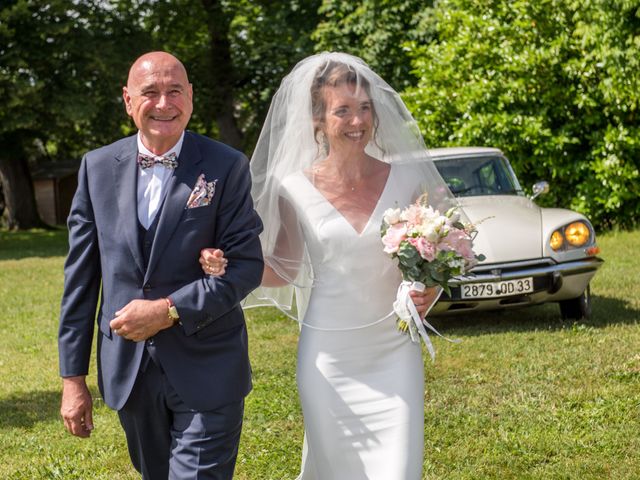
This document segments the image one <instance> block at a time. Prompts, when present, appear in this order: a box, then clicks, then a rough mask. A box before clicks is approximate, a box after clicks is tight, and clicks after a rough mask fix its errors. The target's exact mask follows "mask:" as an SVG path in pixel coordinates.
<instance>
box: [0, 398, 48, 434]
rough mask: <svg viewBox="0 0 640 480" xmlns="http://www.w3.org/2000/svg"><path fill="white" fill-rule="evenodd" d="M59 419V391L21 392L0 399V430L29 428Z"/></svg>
mask: <svg viewBox="0 0 640 480" xmlns="http://www.w3.org/2000/svg"><path fill="white" fill-rule="evenodd" d="M56 417H58V418H59V417H60V391H59V390H55V391H51V390H48V391H42V390H37V391H34V392H22V393H16V394H12V395H10V396H8V397H6V398H2V399H0V428H2V429H3V428H29V427H32V426H33V425H35V424H37V423H40V422H47V421H50V420H52V419H54V418H56Z"/></svg>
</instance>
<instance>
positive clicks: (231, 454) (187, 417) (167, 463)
mask: <svg viewBox="0 0 640 480" xmlns="http://www.w3.org/2000/svg"><path fill="white" fill-rule="evenodd" d="M145 357H146V358H145V359H144V360H143V368H142V369H141V371H140V372H139V374H138V378H137V379H136V383H135V385H134V387H133V391H132V392H131V396H130V397H129V399H128V400H127V403H125V405H124V407H123V408H122V409H121V410H119V411H118V416H119V417H120V423H121V424H122V428H123V429H124V431H125V435H126V437H127V445H128V448H129V456H130V457H131V462H132V463H133V466H134V467H135V468H136V469H137V470H138V471H139V472H140V473H141V474H142V478H143V479H144V480H165V479H171V480H174V479H175V480H191V479H193V480H196V479H197V480H201V479H202V480H205V479H206V480H230V479H232V478H233V470H234V468H235V463H236V457H237V454H238V444H239V442H240V432H241V429H242V415H243V412H244V400H242V401H240V402H236V403H233V404H229V405H225V406H223V407H221V408H218V409H216V410H211V411H205V412H199V411H194V410H191V409H189V408H188V407H187V406H186V405H185V404H184V403H183V402H182V400H180V397H179V396H178V395H177V394H176V392H175V390H174V389H173V387H171V385H170V384H169V382H168V381H167V378H166V376H165V374H164V372H163V371H162V369H161V368H160V366H159V365H157V364H156V362H154V361H153V360H152V359H151V358H149V357H148V353H147V352H145ZM145 364H146V365H145Z"/></svg>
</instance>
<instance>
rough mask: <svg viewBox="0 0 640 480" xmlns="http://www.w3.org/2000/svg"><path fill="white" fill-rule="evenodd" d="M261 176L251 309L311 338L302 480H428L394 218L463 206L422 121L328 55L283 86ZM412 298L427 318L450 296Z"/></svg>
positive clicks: (383, 87) (301, 355) (358, 69)
mask: <svg viewBox="0 0 640 480" xmlns="http://www.w3.org/2000/svg"><path fill="white" fill-rule="evenodd" d="M251 171H252V177H253V181H254V186H253V191H252V195H253V198H254V201H255V203H256V209H257V211H258V213H259V214H260V216H261V217H262V219H263V221H264V224H265V231H264V234H263V235H262V237H261V240H262V245H263V251H264V255H265V264H266V267H265V272H264V275H263V281H262V287H261V288H260V289H258V290H257V291H255V292H254V293H253V294H252V297H251V298H249V299H248V300H247V302H248V304H251V305H267V304H271V305H276V306H278V307H280V308H281V309H283V310H284V311H285V312H287V313H288V314H289V315H291V316H293V317H294V318H295V319H297V320H298V321H299V322H300V324H301V328H300V338H299V343H298V362H297V383H298V389H299V395H300V401H301V405H302V412H303V416H304V427H305V444H304V448H303V460H302V471H301V474H300V476H299V478H300V479H304V480H340V479H344V480H358V479H363V480H364V479H379V480H419V479H421V478H422V463H423V435H424V418H423V417H424V372H423V363H422V355H421V347H420V345H419V344H418V343H413V342H412V341H411V338H410V336H408V335H407V334H405V333H402V332H401V331H399V330H398V329H397V328H396V322H395V315H394V314H393V310H392V309H393V302H394V300H395V297H396V291H397V288H398V285H399V284H400V282H401V281H402V278H401V275H400V272H399V270H398V268H397V266H396V265H395V264H394V262H393V261H392V260H391V259H390V257H389V256H388V255H386V254H385V253H384V252H383V245H382V243H381V240H380V225H381V222H382V217H383V213H384V211H385V210H386V209H387V208H391V207H401V208H402V207H405V206H407V205H408V204H410V203H411V202H413V201H414V200H415V199H416V198H417V197H418V196H419V195H420V194H422V193H425V192H427V193H428V195H429V199H430V203H432V204H433V205H434V206H439V205H441V204H442V202H450V201H451V196H450V193H449V190H448V189H447V187H446V185H445V183H444V182H443V180H442V179H441V177H440V176H439V175H438V173H437V171H436V169H435V167H434V166H433V164H432V162H431V161H430V160H429V159H428V154H427V152H426V149H425V146H424V143H423V141H422V138H421V136H420V133H419V131H418V128H417V126H416V124H415V121H414V120H413V118H412V117H411V115H410V114H409V112H408V111H407V109H406V107H405V105H404V104H403V103H402V101H401V100H400V98H399V96H398V94H397V93H396V92H395V91H394V90H393V89H392V88H391V87H390V86H389V85H388V84H387V83H385V82H384V81H383V80H382V79H381V78H380V77H379V76H378V75H376V74H375V73H374V72H373V71H371V69H370V68H369V67H368V66H367V65H366V64H365V63H364V62H363V61H362V60H360V59H359V58H357V57H353V56H350V55H347V54H343V53H322V54H318V55H314V56H312V57H309V58H307V59H305V60H303V61H301V62H300V63H299V64H298V65H296V67H295V68H294V69H293V71H292V72H291V73H290V74H289V75H287V76H286V77H285V78H284V79H283V81H282V84H281V86H280V88H279V90H278V92H277V93H276V94H275V96H274V98H273V100H272V103H271V108H270V110H269V113H268V115H267V119H266V122H265V125H264V127H263V130H262V133H261V135H260V138H259V140H258V143H257V146H256V150H255V153H254V155H253V157H252V159H251ZM223 255H224V256H223ZM227 261H228V263H227ZM200 263H201V264H202V266H203V269H204V271H205V273H208V274H217V275H220V274H224V271H225V268H226V269H227V270H229V269H232V268H233V252H229V251H227V252H224V254H223V253H222V252H221V251H219V250H214V249H206V250H204V251H203V252H202V255H201V258H200ZM294 292H295V300H296V305H295V306H294V305H293V302H292V299H293V298H294V296H293V293H294ZM411 296H412V299H413V301H414V303H415V304H416V307H417V310H418V312H420V313H421V314H422V315H424V314H425V312H427V310H428V309H429V308H430V306H431V305H432V304H433V303H434V302H435V300H436V298H437V292H436V291H435V289H426V290H425V291H423V292H418V291H414V292H411Z"/></svg>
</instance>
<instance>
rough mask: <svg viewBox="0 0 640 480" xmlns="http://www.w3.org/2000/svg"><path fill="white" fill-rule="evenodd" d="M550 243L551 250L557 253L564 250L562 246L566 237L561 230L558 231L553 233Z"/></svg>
mask: <svg viewBox="0 0 640 480" xmlns="http://www.w3.org/2000/svg"><path fill="white" fill-rule="evenodd" d="M550 243H551V248H553V249H554V250H556V251H557V250H560V249H561V248H562V245H564V237H563V236H562V233H561V232H560V230H556V231H555V232H553V234H552V235H551V241H550Z"/></svg>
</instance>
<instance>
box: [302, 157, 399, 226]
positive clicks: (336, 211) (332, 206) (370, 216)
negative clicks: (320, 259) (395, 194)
mask: <svg viewBox="0 0 640 480" xmlns="http://www.w3.org/2000/svg"><path fill="white" fill-rule="evenodd" d="M392 173H393V165H392V164H389V173H388V174H387V179H386V180H385V182H384V187H382V191H381V192H380V195H379V196H378V200H376V204H375V206H374V207H373V210H371V213H370V214H369V218H368V219H367V221H366V223H365V225H364V227H362V230H360V231H358V229H356V227H354V226H353V224H352V223H351V222H350V221H349V220H348V219H347V217H346V216H345V215H344V214H343V213H342V212H341V211H340V210H339V209H338V208H336V206H335V205H334V204H333V203H332V202H331V201H330V200H329V199H328V198H327V197H325V196H324V194H323V193H322V192H321V191H320V190H318V189H317V188H316V186H315V185H314V184H313V182H312V181H311V180H310V179H309V177H307V175H305V173H304V172H301V174H302V177H304V179H305V180H306V181H307V183H308V184H309V185H310V186H311V188H312V189H313V191H314V192H316V193H317V194H318V195H319V196H320V198H321V199H322V200H323V201H324V202H325V203H326V204H327V205H329V207H330V208H331V209H332V210H333V211H334V212H335V213H337V214H338V216H339V217H340V218H342V220H344V222H345V223H346V224H347V225H349V227H350V228H351V230H352V231H353V233H355V234H356V235H357V236H358V237H361V236H362V234H363V233H364V232H366V231H367V229H368V228H369V225H370V224H371V221H372V220H373V217H375V215H376V212H377V211H378V209H379V208H380V204H381V200H382V197H384V196H385V194H386V192H387V189H388V187H389V183H390V179H391V175H392Z"/></svg>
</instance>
